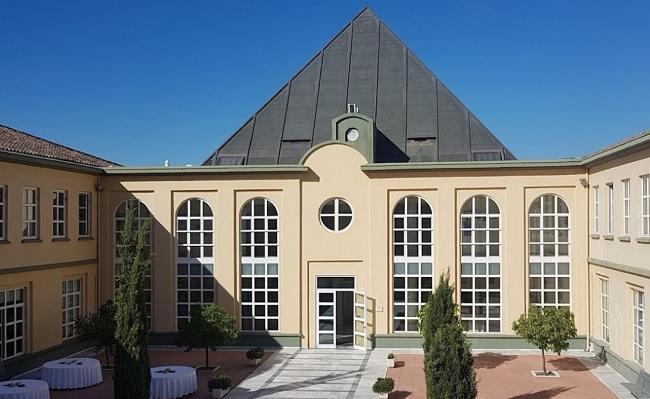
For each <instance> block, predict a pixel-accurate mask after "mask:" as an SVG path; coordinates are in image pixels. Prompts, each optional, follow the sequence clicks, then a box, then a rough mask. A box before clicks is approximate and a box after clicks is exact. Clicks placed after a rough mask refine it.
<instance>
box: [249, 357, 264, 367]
mask: <svg viewBox="0 0 650 399" xmlns="http://www.w3.org/2000/svg"><path fill="white" fill-rule="evenodd" d="M261 360H262V359H248V364H249V365H250V366H257V365H258V364H260V361H261Z"/></svg>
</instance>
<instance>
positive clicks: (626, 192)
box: [623, 179, 632, 237]
mask: <svg viewBox="0 0 650 399" xmlns="http://www.w3.org/2000/svg"><path fill="white" fill-rule="evenodd" d="M630 189H631V185H630V179H624V180H623V235H624V236H626V237H627V236H629V235H630V210H631V209H632V206H631V202H630V194H631V192H630Z"/></svg>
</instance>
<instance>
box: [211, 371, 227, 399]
mask: <svg viewBox="0 0 650 399" xmlns="http://www.w3.org/2000/svg"><path fill="white" fill-rule="evenodd" d="M231 384H232V380H231V379H230V377H229V376H227V375H218V376H213V377H210V379H209V380H208V390H209V391H210V393H211V394H212V397H213V398H217V399H221V398H223V397H224V396H226V394H227V393H228V391H229V390H230V385H231Z"/></svg>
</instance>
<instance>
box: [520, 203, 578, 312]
mask: <svg viewBox="0 0 650 399" xmlns="http://www.w3.org/2000/svg"><path fill="white" fill-rule="evenodd" d="M551 199H552V200H553V206H552V209H553V210H552V211H551V212H548V211H546V210H545V205H546V203H547V202H548V201H549V200H551ZM537 201H539V212H533V208H534V207H536V202H537ZM560 204H563V207H564V208H565V209H566V212H560V211H559V205H560ZM528 240H529V241H528V255H529V257H528V268H529V270H528V291H529V294H528V301H529V303H530V305H535V306H540V307H546V306H554V307H558V308H560V307H562V308H567V309H569V310H570V309H571V303H572V300H571V211H570V209H569V206H568V204H567V203H566V201H564V200H563V199H562V198H561V197H560V196H559V195H557V194H544V195H542V196H539V197H537V198H536V199H535V200H534V201H533V202H532V203H531V206H530V209H529V212H528ZM561 252H563V253H561ZM561 285H562V286H564V287H563V288H560V286H561ZM537 294H539V299H538V300H535V299H534V297H535V296H537ZM547 296H548V297H547ZM560 297H562V298H563V301H562V302H560ZM551 299H552V300H551Z"/></svg>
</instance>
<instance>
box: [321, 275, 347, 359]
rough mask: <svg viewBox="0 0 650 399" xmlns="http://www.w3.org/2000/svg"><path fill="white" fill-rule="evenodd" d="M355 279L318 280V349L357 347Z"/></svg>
mask: <svg viewBox="0 0 650 399" xmlns="http://www.w3.org/2000/svg"><path fill="white" fill-rule="evenodd" d="M354 283H355V281H354V277H350V276H336V277H334V276H332V277H324V276H323V277H316V347H317V348H336V347H345V346H348V347H352V346H354V344H355V336H354V334H355V327H354V324H355V315H354V312H355V299H354V295H355V291H354V286H355V284H354Z"/></svg>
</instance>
